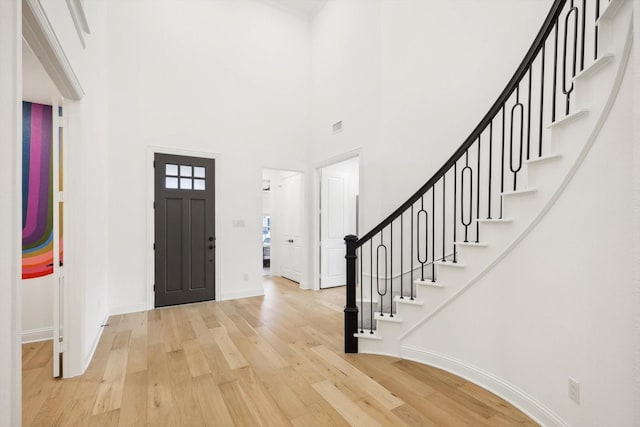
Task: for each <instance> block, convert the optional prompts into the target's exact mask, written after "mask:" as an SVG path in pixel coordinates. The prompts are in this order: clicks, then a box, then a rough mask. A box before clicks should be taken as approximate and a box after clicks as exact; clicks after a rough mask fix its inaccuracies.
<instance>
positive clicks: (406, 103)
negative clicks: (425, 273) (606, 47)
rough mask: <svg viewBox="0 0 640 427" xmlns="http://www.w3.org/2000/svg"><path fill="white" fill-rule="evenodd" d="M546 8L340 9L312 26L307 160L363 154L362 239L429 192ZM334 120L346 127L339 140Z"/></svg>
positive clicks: (529, 2)
mask: <svg viewBox="0 0 640 427" xmlns="http://www.w3.org/2000/svg"><path fill="white" fill-rule="evenodd" d="M550 5H551V1H550V0H544V1H540V0H519V1H511V0H492V1H482V2H470V1H461V0H455V1H446V2H443V1H439V0H426V1H424V0H354V1H348V2H345V1H337V0H334V1H329V2H328V3H327V5H326V6H325V7H324V8H323V9H322V10H321V11H320V13H319V14H318V16H317V17H316V19H315V21H314V22H313V27H312V28H313V32H312V58H313V61H312V62H313V69H312V76H313V85H312V111H313V116H312V146H311V158H312V161H313V162H320V161H324V160H326V159H328V158H331V157H333V156H336V155H338V154H340V153H344V152H347V151H350V150H353V149H355V148H361V151H360V177H361V179H362V186H361V187H362V188H361V197H360V202H361V208H362V209H361V211H362V221H363V224H362V225H363V228H362V229H361V234H364V233H363V232H366V231H367V230H368V229H370V228H372V227H373V226H375V224H377V223H378V222H379V221H380V220H381V219H383V218H384V217H386V216H387V215H388V214H390V213H391V212H392V211H393V210H394V209H395V208H397V207H398V206H399V205H400V204H401V203H402V202H404V200H406V199H407V198H408V197H409V196H410V195H411V194H413V193H414V192H415V191H416V190H417V189H418V188H419V187H420V186H421V185H422V184H424V183H425V182H426V181H427V180H428V179H429V178H430V177H431V175H432V174H433V173H434V172H435V171H436V170H437V169H438V168H439V167H440V166H441V165H442V164H443V163H444V161H445V160H446V159H447V158H448V157H449V156H450V155H451V154H452V153H453V152H454V151H455V149H456V148H457V147H458V146H459V145H460V144H461V143H462V142H463V140H464V139H465V138H466V137H467V136H468V134H469V133H470V132H471V130H472V129H473V127H474V126H475V125H476V124H477V123H478V122H479V121H480V119H481V117H482V115H483V114H484V113H485V112H486V111H487V110H488V108H489V106H490V105H491V104H492V103H493V102H494V101H495V99H496V98H497V96H498V94H499V92H500V91H501V90H502V88H503V87H504V85H505V84H506V82H507V81H508V79H509V78H510V77H511V75H512V74H513V72H514V71H515V69H516V67H517V66H518V65H519V63H520V61H521V60H522V58H523V57H524V53H525V51H526V50H527V48H528V47H529V45H530V44H531V42H532V41H533V38H534V37H535V35H536V33H537V31H538V29H539V28H540V25H541V24H542V22H543V20H544V17H545V16H546V14H547V12H548V10H549V7H550ZM515 28H517V31H514V29H515ZM478 73H479V74H481V75H482V76H483V77H482V80H481V81H479V80H478V77H477V76H478ZM338 120H343V124H344V130H343V131H342V132H340V133H338V134H335V135H334V134H332V130H331V125H332V124H333V123H334V122H336V121H338Z"/></svg>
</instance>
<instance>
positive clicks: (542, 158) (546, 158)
mask: <svg viewBox="0 0 640 427" xmlns="http://www.w3.org/2000/svg"><path fill="white" fill-rule="evenodd" d="M561 158H562V154H548V155H546V156H540V157H536V158H535V159H529V160H525V163H527V164H530V165H531V164H538V163H543V162H548V161H552V160H560V159H561Z"/></svg>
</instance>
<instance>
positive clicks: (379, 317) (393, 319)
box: [373, 312, 402, 323]
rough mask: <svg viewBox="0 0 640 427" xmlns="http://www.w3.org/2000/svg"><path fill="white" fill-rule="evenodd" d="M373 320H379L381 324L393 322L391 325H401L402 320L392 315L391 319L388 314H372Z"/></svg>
mask: <svg viewBox="0 0 640 427" xmlns="http://www.w3.org/2000/svg"><path fill="white" fill-rule="evenodd" d="M373 319H374V320H381V321H383V322H393V323H401V322H402V319H401V318H400V317H398V316H397V315H396V314H394V315H393V317H391V314H390V313H383V315H382V314H380V313H379V312H375V313H374V314H373Z"/></svg>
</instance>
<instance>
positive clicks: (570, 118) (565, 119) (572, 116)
mask: <svg viewBox="0 0 640 427" xmlns="http://www.w3.org/2000/svg"><path fill="white" fill-rule="evenodd" d="M588 112H589V110H586V109H581V110H578V111H576V112H574V113H571V114H568V115H566V116H564V117H563V118H561V119H558V120H556V121H555V122H553V123H551V124H549V125H547V129H553V128H554V127H558V126H561V125H564V124H567V123H571V122H572V121H574V120H578V119H579V118H581V117H583V116H585V115H587V113H588Z"/></svg>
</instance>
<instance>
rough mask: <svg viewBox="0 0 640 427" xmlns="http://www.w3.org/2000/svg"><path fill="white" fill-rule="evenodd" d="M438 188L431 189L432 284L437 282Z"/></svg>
mask: <svg viewBox="0 0 640 427" xmlns="http://www.w3.org/2000/svg"><path fill="white" fill-rule="evenodd" d="M435 221H436V187H435V186H433V187H431V253H432V255H431V257H432V258H433V259H432V261H433V262H432V263H431V282H435V281H436V222H435Z"/></svg>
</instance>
